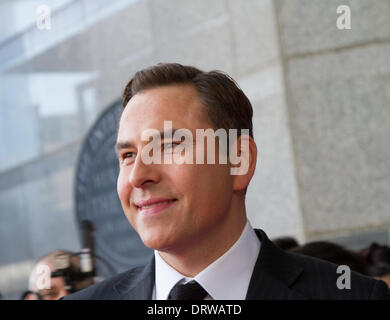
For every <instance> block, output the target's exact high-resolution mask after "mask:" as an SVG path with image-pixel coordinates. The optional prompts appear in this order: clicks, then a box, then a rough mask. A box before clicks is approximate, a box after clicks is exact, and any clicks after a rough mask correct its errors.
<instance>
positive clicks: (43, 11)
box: [35, 5, 51, 30]
mask: <svg viewBox="0 0 390 320" xmlns="http://www.w3.org/2000/svg"><path fill="white" fill-rule="evenodd" d="M35 12H36V14H37V20H36V22H37V28H38V29H39V30H50V29H51V9H50V7H49V6H47V5H40V6H39V7H37V8H36V9H35Z"/></svg>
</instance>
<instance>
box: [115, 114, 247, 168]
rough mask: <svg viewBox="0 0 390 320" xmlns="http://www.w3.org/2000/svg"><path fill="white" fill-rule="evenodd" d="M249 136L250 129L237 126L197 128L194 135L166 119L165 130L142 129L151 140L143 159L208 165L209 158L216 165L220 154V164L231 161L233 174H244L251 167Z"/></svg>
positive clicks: (209, 162) (155, 161)
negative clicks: (214, 128)
mask: <svg viewBox="0 0 390 320" xmlns="http://www.w3.org/2000/svg"><path fill="white" fill-rule="evenodd" d="M238 137H240V144H239V146H238V145H237V141H238ZM217 138H218V148H217V149H218V151H216V141H217ZM249 139H250V138H249V129H240V134H238V130H237V129H229V132H227V131H226V130H225V129H222V128H221V129H218V130H213V129H211V128H208V129H196V133H195V137H194V136H193V134H192V132H191V131H190V130H189V129H185V128H181V129H173V127H172V121H164V130H163V131H159V130H157V129H152V128H151V129H146V130H144V131H143V132H142V134H141V140H142V141H144V142H148V143H147V144H146V145H145V146H144V147H143V148H142V151H141V160H142V162H143V163H144V164H173V163H175V164H194V163H195V164H205V159H206V164H215V163H216V154H218V163H219V164H227V163H228V160H229V163H230V164H231V165H232V167H231V168H230V174H231V175H244V174H246V173H248V169H249ZM150 140H151V141H150ZM205 140H206V141H207V143H206V148H205ZM120 144H121V143H119V145H120ZM228 144H229V146H228ZM117 148H118V145H117ZM119 148H120V147H119ZM205 152H206V155H205ZM194 160H195V161H194Z"/></svg>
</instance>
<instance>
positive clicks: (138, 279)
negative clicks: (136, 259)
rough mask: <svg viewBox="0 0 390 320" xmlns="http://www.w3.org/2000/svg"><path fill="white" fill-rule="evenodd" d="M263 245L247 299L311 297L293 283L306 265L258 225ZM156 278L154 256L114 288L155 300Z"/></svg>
mask: <svg viewBox="0 0 390 320" xmlns="http://www.w3.org/2000/svg"><path fill="white" fill-rule="evenodd" d="M255 232H256V234H257V236H258V237H259V239H260V241H261V249H260V254H259V257H258V258H257V261H256V264H255V267H254V270H253V274H252V277H251V280H250V283H249V288H248V292H247V295H246V299H247V300H286V299H290V300H297V299H299V300H300V299H307V297H305V296H304V295H302V294H301V293H299V292H297V291H295V290H294V289H293V288H292V287H293V284H294V282H295V281H296V280H297V278H298V277H299V275H300V274H301V273H302V272H303V268H302V267H301V266H300V265H299V264H297V262H296V261H295V260H294V259H292V258H291V257H290V256H289V255H287V254H286V253H285V252H284V251H282V250H281V249H279V248H278V247H276V246H275V245H274V244H273V243H272V241H271V240H269V239H268V237H267V235H266V234H265V232H264V231H262V230H260V229H255ZM154 281H155V260H154V256H153V257H152V259H151V260H150V261H149V263H148V264H147V265H146V266H144V267H140V268H137V269H135V270H131V271H130V272H129V273H127V274H125V276H124V277H123V278H122V279H121V280H119V281H118V282H116V283H115V284H114V290H115V291H116V292H118V294H119V296H120V299H123V300H151V299H152V293H153V288H154Z"/></svg>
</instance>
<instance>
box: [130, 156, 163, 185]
mask: <svg viewBox="0 0 390 320" xmlns="http://www.w3.org/2000/svg"><path fill="white" fill-rule="evenodd" d="M157 167H158V165H156V164H145V163H144V162H143V161H142V157H141V154H138V155H137V157H136V159H135V162H134V165H133V168H132V170H131V172H130V175H129V183H130V184H131V185H132V186H133V187H134V188H143V187H145V186H147V185H149V184H151V183H158V182H159V181H160V173H159V170H158V168H157Z"/></svg>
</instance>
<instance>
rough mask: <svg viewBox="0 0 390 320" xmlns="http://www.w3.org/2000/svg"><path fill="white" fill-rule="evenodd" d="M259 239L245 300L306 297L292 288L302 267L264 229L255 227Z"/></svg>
mask: <svg viewBox="0 0 390 320" xmlns="http://www.w3.org/2000/svg"><path fill="white" fill-rule="evenodd" d="M255 232H256V234H257V236H258V237H259V239H260V241H261V248H260V254H259V257H258V258H257V261H256V265H255V268H254V271H253V274H252V278H251V281H250V283H249V288H248V293H247V296H246V299H247V300H287V299H294V300H295V299H307V298H306V297H305V296H303V295H302V294H300V293H299V292H296V291H295V290H293V288H292V287H293V284H294V282H295V280H296V279H297V278H298V277H299V275H300V274H301V273H302V272H303V268H302V267H301V266H300V265H298V264H297V263H296V262H295V260H293V259H292V258H291V257H290V256H289V255H287V254H286V253H285V252H284V251H282V250H281V249H279V248H278V247H276V246H275V245H274V244H273V243H272V241H271V240H269V239H268V237H267V235H266V234H265V232H264V231H262V230H259V229H255Z"/></svg>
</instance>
